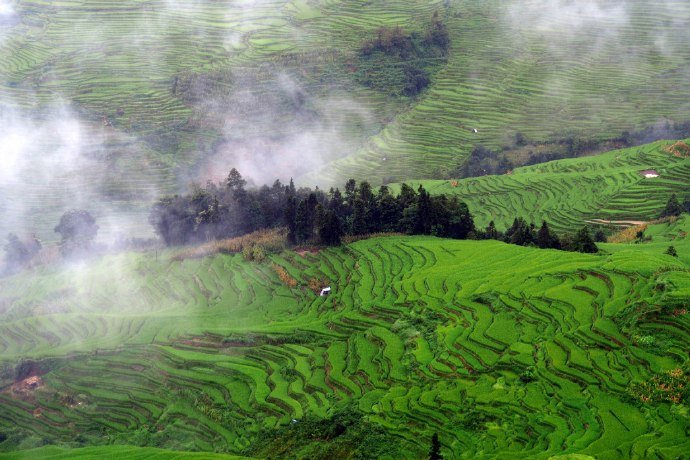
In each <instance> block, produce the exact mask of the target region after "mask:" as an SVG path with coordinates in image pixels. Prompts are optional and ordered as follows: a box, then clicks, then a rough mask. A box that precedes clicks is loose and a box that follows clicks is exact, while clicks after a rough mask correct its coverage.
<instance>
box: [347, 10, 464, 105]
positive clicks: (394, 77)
mask: <svg viewBox="0 0 690 460" xmlns="http://www.w3.org/2000/svg"><path fill="white" fill-rule="evenodd" d="M449 47H450V35H449V34H448V30H447V29H446V26H445V24H444V23H443V21H442V20H441V19H440V17H439V15H438V13H437V12H436V13H434V15H433V16H432V18H431V22H430V24H429V26H428V27H427V29H426V30H425V31H424V32H423V33H419V32H407V31H405V30H404V29H403V28H401V27H400V26H395V27H381V28H379V29H378V30H377V31H376V34H375V36H374V38H372V39H369V40H365V41H364V42H363V43H362V46H361V47H360V51H359V55H358V57H359V62H358V65H357V72H356V74H355V77H356V79H357V80H358V81H359V82H360V83H361V84H363V85H365V86H369V87H371V88H376V89H379V90H383V91H387V92H392V93H395V94H403V95H405V96H408V97H412V96H415V95H417V94H419V93H421V92H422V91H423V90H424V89H426V88H427V87H428V86H429V84H430V82H431V79H430V77H429V73H430V71H433V70H434V69H435V68H436V67H437V66H438V65H439V64H442V63H444V62H445V60H446V56H447V54H448V50H449Z"/></svg>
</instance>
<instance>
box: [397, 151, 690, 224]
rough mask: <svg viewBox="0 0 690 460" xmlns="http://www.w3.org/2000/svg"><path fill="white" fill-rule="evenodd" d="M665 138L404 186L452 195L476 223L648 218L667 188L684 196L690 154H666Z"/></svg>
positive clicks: (657, 209) (661, 203)
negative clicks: (647, 173) (504, 171)
mask: <svg viewBox="0 0 690 460" xmlns="http://www.w3.org/2000/svg"><path fill="white" fill-rule="evenodd" d="M686 142H687V141H686ZM672 144H674V143H673V142H670V141H659V142H655V143H652V144H648V145H645V146H641V147H635V148H630V149H624V150H615V151H612V152H607V153H605V154H602V155H597V156H593V157H585V158H577V159H568V160H559V161H552V162H549V163H542V164H537V165H534V166H528V167H524V168H517V169H515V170H514V171H513V172H512V173H511V174H508V175H500V176H483V177H477V178H470V179H463V180H458V181H451V180H443V181H439V180H435V181H434V180H430V181H412V182H409V184H410V185H412V186H413V187H415V188H416V187H417V186H418V185H419V184H422V185H423V186H424V188H425V189H427V190H428V191H429V192H430V193H432V194H441V193H445V194H457V195H459V196H460V197H461V199H462V200H464V201H465V202H466V203H467V205H468V206H469V208H470V211H471V212H472V215H473V216H474V218H475V223H476V224H477V226H478V227H480V228H484V227H486V225H488V223H489V222H490V221H492V220H493V221H494V222H495V223H496V226H497V227H498V229H500V230H505V229H506V228H508V227H509V226H510V225H511V224H512V222H513V219H515V217H524V218H525V219H526V220H527V221H528V222H529V221H531V222H534V223H536V224H537V225H538V224H540V223H541V221H542V220H546V221H547V222H548V223H549V225H551V226H552V227H553V228H554V229H556V230H558V231H559V232H573V231H574V230H576V229H578V228H580V227H582V226H583V225H585V223H586V222H587V221H591V220H593V219H604V220H607V221H608V220H613V221H616V220H620V221H648V220H653V219H656V218H658V217H659V213H660V212H661V211H662V210H663V208H664V206H665V204H666V201H667V200H668V199H669V197H670V196H671V194H672V193H676V194H677V196H678V197H680V200H681V201H682V200H683V199H684V197H686V196H690V185H688V184H690V158H688V157H677V156H674V155H672V154H671V153H670V152H669V151H668V148H669V146H670V145H672ZM647 169H655V170H657V172H658V173H659V175H660V177H657V178H653V179H646V178H644V177H643V176H642V175H641V174H640V172H641V171H643V170H647ZM392 189H393V190H396V189H397V187H396V186H393V187H392Z"/></svg>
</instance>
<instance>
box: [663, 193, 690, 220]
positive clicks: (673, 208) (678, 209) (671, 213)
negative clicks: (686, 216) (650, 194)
mask: <svg viewBox="0 0 690 460" xmlns="http://www.w3.org/2000/svg"><path fill="white" fill-rule="evenodd" d="M684 212H687V213H690V196H687V197H685V200H684V201H683V203H682V204H681V203H680V201H678V197H677V196H676V194H675V193H674V194H672V195H671V197H670V198H669V199H668V201H667V202H666V206H665V207H664V209H663V210H662V211H661V214H659V217H662V218H663V217H677V216H680V215H681V214H682V213H684Z"/></svg>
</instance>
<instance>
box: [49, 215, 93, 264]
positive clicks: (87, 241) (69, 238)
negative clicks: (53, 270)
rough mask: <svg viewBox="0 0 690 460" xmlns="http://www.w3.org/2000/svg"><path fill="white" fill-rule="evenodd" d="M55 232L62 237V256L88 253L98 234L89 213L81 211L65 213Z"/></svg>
mask: <svg viewBox="0 0 690 460" xmlns="http://www.w3.org/2000/svg"><path fill="white" fill-rule="evenodd" d="M55 232H56V233H59V234H60V236H61V237H62V240H61V242H60V250H61V251H62V253H63V254H64V255H68V254H71V255H74V254H77V253H85V252H88V251H89V250H90V249H91V248H92V244H93V240H94V239H95V238H96V235H97V234H98V225H97V224H96V220H95V219H94V218H93V216H92V215H91V213H89V212H88V211H84V210H82V209H72V210H70V211H67V212H65V213H64V214H63V215H62V217H61V218H60V223H59V224H58V225H57V226H56V227H55Z"/></svg>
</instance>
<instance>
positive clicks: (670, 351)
mask: <svg viewBox="0 0 690 460" xmlns="http://www.w3.org/2000/svg"><path fill="white" fill-rule="evenodd" d="M688 224H689V222H688V220H687V218H684V219H682V220H679V221H676V222H674V223H673V224H671V225H670V227H669V225H668V224H664V225H662V226H658V227H654V228H653V229H650V230H649V231H650V232H652V233H653V234H654V238H653V242H654V241H656V242H657V243H653V244H659V245H660V246H658V247H655V246H647V245H646V244H637V245H607V246H606V251H607V252H608V253H609V254H604V255H582V254H576V253H564V252H560V251H551V250H538V249H531V248H523V247H518V246H510V245H505V244H503V243H499V242H495V241H483V242H476V241H456V240H442V239H436V238H430V237H389V238H378V239H370V240H364V241H359V242H357V243H353V244H351V245H348V246H346V247H343V248H340V249H329V250H322V251H320V252H318V253H306V254H305V255H303V256H302V255H298V254H296V253H294V252H284V253H281V254H280V255H275V256H272V257H271V261H270V262H265V263H262V264H257V263H248V262H244V261H242V259H241V257H240V256H239V255H237V256H226V255H218V256H215V257H210V258H205V259H197V260H186V261H183V262H175V261H172V260H171V259H170V255H171V254H169V253H168V254H163V255H159V256H158V257H155V256H154V254H149V255H135V254H131V255H121V256H112V257H108V258H105V259H103V260H102V261H97V262H93V263H89V264H85V265H79V266H74V267H72V268H71V269H66V270H62V271H55V269H53V268H46V269H43V270H41V271H40V272H37V273H34V274H33V276H28V275H22V276H17V277H14V278H8V279H5V280H2V281H0V283H2V284H1V285H0V293H1V294H0V305H2V306H3V308H2V326H0V328H1V329H0V355H1V356H2V357H3V362H4V369H5V370H4V373H3V379H4V382H5V385H10V384H12V385H13V386H12V387H9V386H4V389H3V391H2V392H1V393H0V402H1V404H0V406H1V407H2V409H1V410H0V433H2V436H3V438H4V439H6V440H5V442H4V443H1V444H0V447H2V448H3V450H4V449H7V448H8V447H9V448H30V447H33V446H36V445H40V444H41V443H42V442H44V440H47V441H48V442H51V443H54V442H61V443H64V444H65V445H69V446H72V447H76V446H78V445H84V444H87V445H88V444H109V443H116V444H138V445H147V446H154V445H155V446H160V447H164V448H172V449H192V450H206V451H218V450H221V451H228V452H234V453H243V454H245V455H250V456H257V457H265V456H268V455H273V456H276V455H278V456H294V457H303V456H308V457H314V456H317V457H326V456H329V457H333V456H336V457H337V456H339V455H346V454H347V453H349V454H350V455H363V456H378V455H383V456H388V457H393V458H401V456H406V457H418V456H423V455H425V454H426V452H428V449H429V445H430V438H431V435H432V434H433V433H434V432H438V433H439V436H440V440H441V443H442V446H443V452H444V453H446V454H448V455H450V454H452V455H457V456H459V455H461V454H464V455H468V456H477V455H481V456H484V457H487V458H504V457H505V456H506V455H516V454H517V453H518V452H519V453H520V455H521V457H523V458H526V457H530V458H548V457H549V456H552V455H559V454H565V453H581V454H586V455H591V456H595V457H596V458H620V457H621V456H623V457H629V456H638V455H639V456H643V455H652V454H658V455H661V456H664V457H673V456H675V455H679V454H681V453H682V452H686V451H687V450H688V449H689V448H690V445H688V439H687V437H686V435H685V433H686V431H687V429H688V426H689V425H688V424H689V423H690V422H689V421H688V419H687V415H686V414H684V412H683V411H682V410H680V409H679V408H681V407H682V406H677V405H674V404H669V403H668V402H667V401H668V399H667V397H675V396H674V395H675V393H664V392H663V391H661V392H660V391H659V390H658V388H657V389H650V390H649V391H654V392H655V393H654V392H653V393H650V394H649V395H647V394H646V393H642V394H641V393H639V392H640V390H639V389H640V388H642V387H641V385H642V384H643V383H644V382H666V380H663V379H674V378H676V377H670V374H668V372H670V371H674V369H677V368H680V367H682V366H684V363H686V358H687V352H686V350H687V347H688V345H689V343H688V337H689V335H688V328H689V327H690V323H688V318H689V317H688V315H687V313H684V312H681V313H679V310H678V308H679V307H678V305H682V304H687V302H688V298H689V297H688V296H689V295H690V291H689V289H690V266H689V265H688V259H687V254H688V250H690V247H689V246H688V243H687V241H688V240H687V231H688V230H690V227H689V226H688ZM671 239H673V242H674V244H675V245H676V246H677V247H678V249H679V252H680V253H682V254H683V256H682V257H681V258H678V259H676V258H673V257H670V256H667V255H664V254H663V250H662V249H663V248H665V246H667V245H668V243H667V241H670V240H671ZM273 264H275V265H273ZM277 267H279V268H277ZM278 274H281V275H280V277H279V276H278ZM290 279H294V280H296V281H297V285H296V287H294V288H291V287H289V286H288V284H290V283H291V282H290V281H289V280H290ZM286 283H287V284H286ZM310 284H311V285H313V286H316V287H317V288H318V287H320V286H321V285H323V284H329V285H330V286H332V288H333V294H332V295H331V296H329V297H319V296H318V295H317V294H315V293H314V292H313V291H311V290H310V289H309V288H308V287H307V286H308V285H310ZM29 293H31V294H29ZM66 357H69V359H65V358H66ZM19 362H23V363H24V364H23V365H21V366H18V367H16V368H15V365H17V363H19ZM674 372H675V373H674V374H673V375H680V377H679V378H680V380H678V379H676V380H672V381H671V383H670V384H671V385H677V384H678V383H682V382H683V381H684V380H683V379H684V378H685V377H683V371H682V370H678V371H674ZM679 372H680V374H678V373H679ZM685 372H686V373H687V372H688V369H685ZM31 376H39V380H38V382H36V381H34V382H33V384H32V383H31V382H29V381H27V380H26V379H28V378H30V377H31ZM22 379H23V380H22ZM655 379H662V380H655ZM13 382H14V383H13ZM673 388H676V387H675V386H674V387H673ZM673 391H676V390H675V389H674V390H673ZM648 396H650V397H652V398H653V399H651V400H649V401H648V402H644V401H645V400H644V399H640V398H644V397H648ZM679 397H680V396H679ZM682 397H683V398H684V397H685V396H682ZM654 398H659V399H654ZM293 419H294V420H296V422H291V421H292V420H293ZM338 427H340V428H338ZM310 433H312V434H310ZM314 433H322V434H321V435H319V434H314ZM317 439H322V440H323V439H326V440H327V441H328V442H323V441H317ZM258 440H260V441H259V442H257V441H258ZM362 449H366V450H362Z"/></svg>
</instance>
